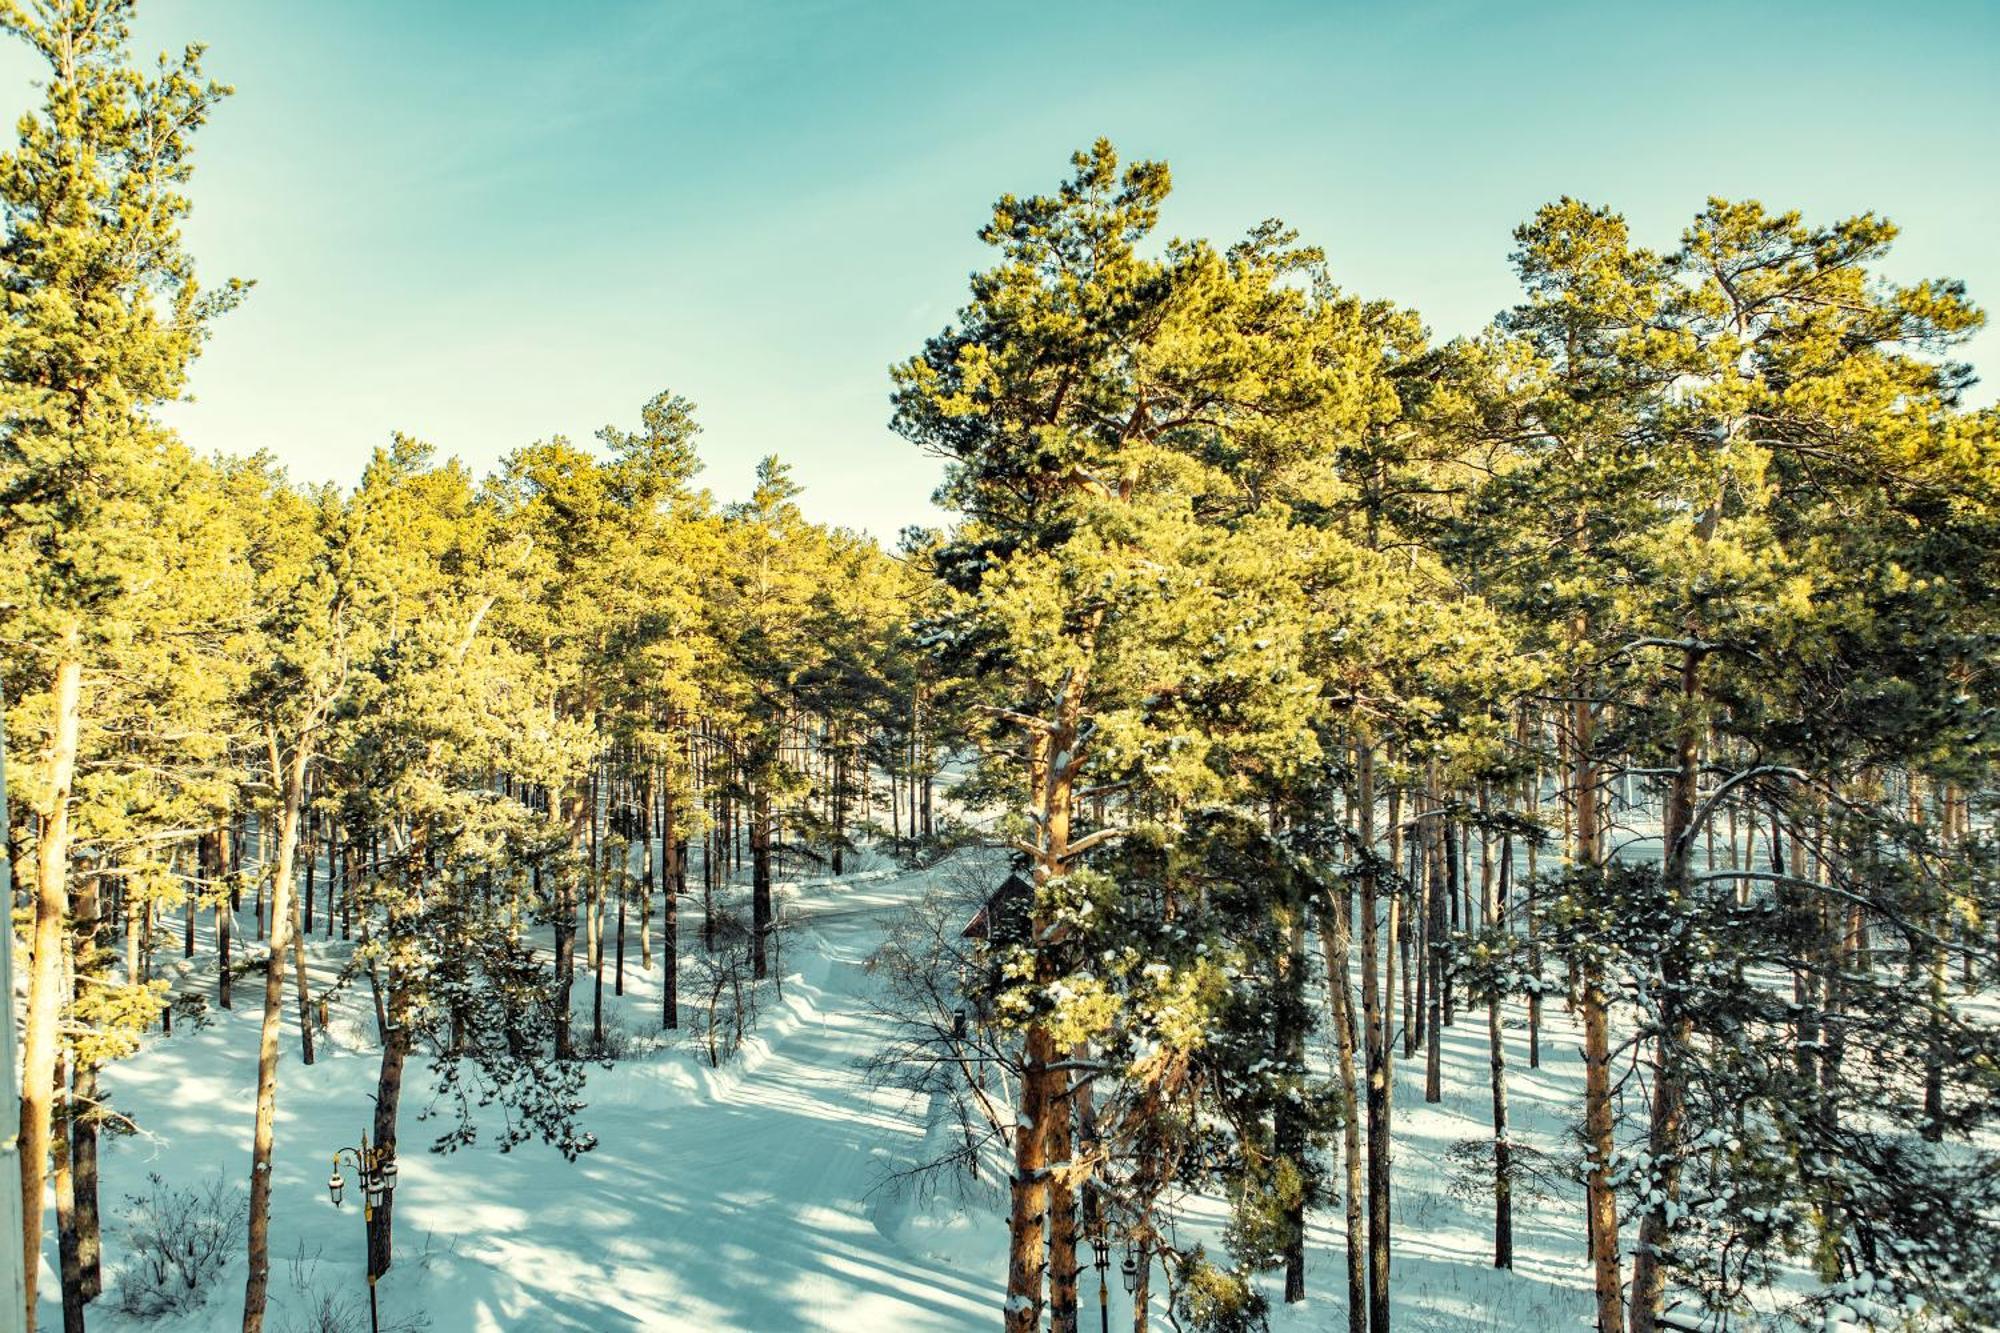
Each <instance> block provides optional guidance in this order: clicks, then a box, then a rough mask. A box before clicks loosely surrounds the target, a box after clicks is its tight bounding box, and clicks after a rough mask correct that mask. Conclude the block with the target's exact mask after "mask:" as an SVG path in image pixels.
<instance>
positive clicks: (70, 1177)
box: [49, 1051, 84, 1333]
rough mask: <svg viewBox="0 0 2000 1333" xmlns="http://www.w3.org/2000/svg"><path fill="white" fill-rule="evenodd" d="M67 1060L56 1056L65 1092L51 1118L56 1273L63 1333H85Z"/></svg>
mask: <svg viewBox="0 0 2000 1333" xmlns="http://www.w3.org/2000/svg"><path fill="white" fill-rule="evenodd" d="M68 1063H69V1062H68V1059H67V1057H66V1056H65V1055H64V1053H63V1052H61V1051H58V1052H57V1053H56V1085H57V1087H58V1088H59V1089H62V1092H61V1095H60V1096H59V1098H58V1104H57V1106H56V1108H55V1110H54V1112H53V1115H52V1118H51V1119H52V1123H51V1128H52V1130H53V1133H52V1135H51V1138H50V1142H49V1147H50V1155H51V1157H52V1158H53V1160H54V1165H55V1186H56V1270H57V1275H58V1277H59V1279H60V1281H61V1283H62V1312H63V1333H84V1326H83V1264H82V1261H81V1260H80V1259H79V1257H78V1255H77V1243H76V1175H75V1173H74V1172H73V1171H72V1170H71V1168H70V1156H69V1127H70V1120H71V1119H72V1118H73V1115H74V1111H75V1107H74V1106H73V1104H72V1103H71V1101H70V1098H69V1095H68V1091H67V1089H66V1087H65V1086H64V1085H66V1084H67V1083H68V1082H69V1079H68V1077H67V1067H68Z"/></svg>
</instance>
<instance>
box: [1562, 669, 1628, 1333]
mask: <svg viewBox="0 0 2000 1333" xmlns="http://www.w3.org/2000/svg"><path fill="white" fill-rule="evenodd" d="M1583 693H1584V692H1583V691H1582V690H1579V691H1578V694H1579V696H1581V695H1582V694H1583ZM1571 725H1572V729H1573V735H1572V741H1571V743H1572V745H1573V746H1574V748H1575V755H1574V762H1575V791H1574V793H1573V795H1572V799H1573V801H1574V804H1575V809H1576V835H1575V836H1576V859H1577V860H1578V861H1580V862H1581V863H1582V864H1583V865H1584V866H1585V867H1586V868H1588V869H1590V870H1602V869H1603V859H1602V857H1603V852H1602V848H1601V842H1602V839H1601V838H1600V836H1599V832H1598V816H1597V765H1596V763H1595V761H1594V760H1593V759H1592V757H1591V747H1592V744H1593V740H1594V733H1595V728H1596V720H1595V718H1594V717H1593V716H1592V714H1591V710H1590V704H1589V703H1588V702H1587V701H1586V700H1584V699H1582V698H1581V697H1580V698H1579V700H1578V702H1577V704H1576V705H1575V712H1574V714H1573V721H1572V724H1571ZM1580 973H1581V978H1580V979H1581V982H1582V985H1581V988H1580V990H1581V994H1580V996H1579V1005H1578V1007H1579V1008H1580V1010H1581V1011H1582V1012H1581V1016H1582V1021H1583V1107H1584V1110H1583V1124H1584V1139H1585V1146H1586V1149H1587V1151H1588V1153H1589V1163H1590V1173H1589V1179H1588V1183H1587V1187H1586V1199H1585V1204H1586V1207H1587V1209H1588V1216H1589V1223H1590V1258H1591V1267H1592V1271H1593V1274H1594V1277H1595V1285H1596V1294H1597V1333H1619V1330H1620V1329H1621V1328H1622V1326H1623V1324H1624V1317H1623V1316H1624V1313H1625V1312H1624V1292H1623V1290H1622V1283H1621V1281H1620V1279H1621V1277H1622V1269H1623V1264H1622V1262H1621V1260H1620V1258H1619V1254H1618V1194H1617V1191H1616V1190H1615V1189H1614V1188H1613V1186H1612V1184H1611V1156H1612V1152H1613V1149H1614V1146H1615V1145H1614V1144H1613V1142H1612V1117H1611V1034H1610V1014H1609V1003H1608V1001H1607V999H1606V997H1605V993H1604V966H1603V963H1602V962H1601V961H1599V960H1598V959H1597V957H1596V956H1595V955H1594V954H1592V955H1589V956H1587V957H1586V958H1585V960H1584V963H1583V966H1582V967H1581V968H1580Z"/></svg>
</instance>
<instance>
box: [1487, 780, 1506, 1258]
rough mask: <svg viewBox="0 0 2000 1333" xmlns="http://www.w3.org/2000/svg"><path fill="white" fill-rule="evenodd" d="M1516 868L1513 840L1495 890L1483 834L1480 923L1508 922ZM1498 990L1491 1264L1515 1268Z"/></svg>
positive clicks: (1491, 1022) (1491, 1053) (1490, 1030)
mask: <svg viewBox="0 0 2000 1333" xmlns="http://www.w3.org/2000/svg"><path fill="white" fill-rule="evenodd" d="M1479 808H1480V810H1481V812H1482V813H1483V812H1484V811H1485V809H1486V792H1485V789H1484V788H1482V789H1481V790H1480V793H1479ZM1513 864H1514V845H1513V843H1512V841H1511V840H1509V841H1507V842H1505V843H1503V844H1502V846H1501V848H1500V884H1499V892H1498V893H1497V894H1496V893H1495V892H1494V883H1493V839H1492V836H1491V835H1490V834H1489V833H1488V832H1487V831H1486V830H1485V829H1481V830H1480V833H1479V915H1480V921H1481V924H1482V925H1484V926H1486V927H1488V928H1491V929H1499V928H1503V927H1504V926H1505V924H1506V902H1507V887H1508V886H1507V881H1508V879H1509V878H1510V875H1509V872H1510V870H1511V869H1512V867H1513ZM1501 1038H1502V1027H1501V1022H1500V989H1499V987H1498V986H1497V985H1496V986H1495V987H1494V988H1493V991H1492V993H1490V994H1489V995H1488V996H1487V997H1486V1052H1487V1056H1486V1058H1487V1067H1488V1070H1489V1072H1490V1074H1491V1083H1492V1088H1493V1266H1494V1267H1495V1268H1512V1267H1513V1266H1514V1160H1513V1158H1514V1148H1513V1145H1512V1144H1511V1143H1509V1142H1508V1140H1507V1047H1506V1043H1505V1042H1504V1041H1502V1039H1501Z"/></svg>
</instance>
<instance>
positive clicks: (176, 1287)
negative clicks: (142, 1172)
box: [117, 1172, 248, 1319]
mask: <svg viewBox="0 0 2000 1333" xmlns="http://www.w3.org/2000/svg"><path fill="white" fill-rule="evenodd" d="M147 1180H148V1181H149V1182H150V1185H151V1189H150V1190H149V1192H148V1193H146V1194H143V1195H139V1194H128V1195H126V1196H125V1203H126V1207H125V1211H124V1214H123V1217H122V1219H121V1224H120V1227H119V1230H120V1233H121V1234H122V1235H123V1237H124V1241H125V1249H126V1252H127V1254H128V1256H129V1258H128V1260H127V1262H126V1263H125V1264H124V1266H123V1267H121V1268H120V1269H119V1270H118V1279H117V1296H118V1306H119V1308H120V1309H122V1310H124V1311H125V1312H126V1313H127V1314H130V1315H135V1316H137V1317H139V1318H142V1319H152V1318H157V1317H158V1316H160V1315H167V1314H178V1313H181V1312H183V1311H187V1310H193V1309H196V1308H198V1307H199V1306H200V1305H201V1304H202V1302H204V1301H206V1300H207V1299H208V1288H209V1285H210V1284H211V1283H212V1282H213V1281H214V1280H215V1278H216V1275H217V1274H219V1273H220V1272H221V1271H222V1270H223V1269H224V1268H225V1267H227V1266H228V1264H229V1261H230V1260H231V1259H232V1258H234V1257H235V1253H236V1248H237V1246H238V1245H239V1244H241V1243H242V1240H243V1223H244V1217H245V1215H246V1213H247V1210H248V1203H247V1201H246V1199H245V1198H244V1194H243V1191H242V1190H240V1189H236V1188H234V1187H232V1186H230V1185H229V1184H227V1183H226V1182H225V1181H224V1179H223V1176H222V1174H221V1172H217V1173H216V1174H215V1175H214V1176H212V1177H210V1178H208V1179H207V1180H204V1181H202V1182H201V1183H200V1184H197V1185H194V1186H192V1187H185V1188H184V1187H181V1186H177V1185H169V1184H168V1183H167V1182H166V1181H165V1180H164V1179H163V1178H162V1177H161V1176H160V1175H159V1173H157V1172H155V1173H153V1174H152V1175H150V1176H148V1177H147Z"/></svg>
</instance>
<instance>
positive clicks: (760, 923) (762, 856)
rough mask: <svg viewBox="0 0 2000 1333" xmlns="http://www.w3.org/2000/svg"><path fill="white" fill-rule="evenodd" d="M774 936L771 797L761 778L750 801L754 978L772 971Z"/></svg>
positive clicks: (760, 977) (759, 977)
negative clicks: (768, 950) (770, 952)
mask: <svg viewBox="0 0 2000 1333" xmlns="http://www.w3.org/2000/svg"><path fill="white" fill-rule="evenodd" d="M770 934H771V795H770V792H769V791H768V790H767V789H766V788H765V786H764V782H763V780H762V779H761V778H760V779H759V780H758V783H757V789H756V792H755V794H754V795H752V796H751V798H750V947H751V954H750V961H751V969H750V975H751V976H752V977H753V978H755V979H756V980H758V981H762V980H764V977H765V975H766V973H767V972H768V971H769V963H768V960H767V958H766V955H765V946H766V944H767V943H768V941H769V937H770Z"/></svg>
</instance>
